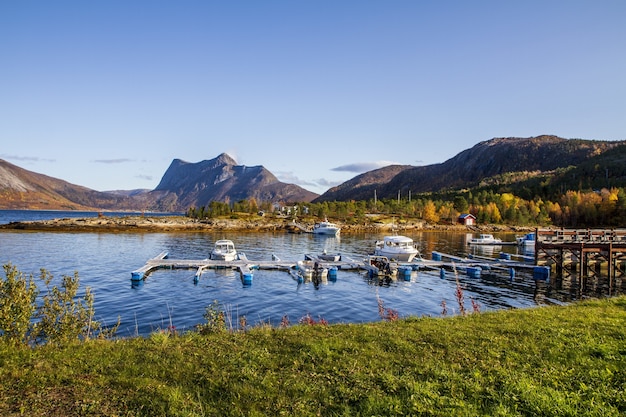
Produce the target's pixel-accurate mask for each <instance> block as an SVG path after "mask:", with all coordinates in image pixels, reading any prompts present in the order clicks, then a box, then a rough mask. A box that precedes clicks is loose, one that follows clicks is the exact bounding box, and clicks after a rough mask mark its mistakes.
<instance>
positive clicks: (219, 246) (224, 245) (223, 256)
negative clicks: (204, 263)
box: [211, 239, 237, 261]
mask: <svg viewBox="0 0 626 417" xmlns="http://www.w3.org/2000/svg"><path fill="white" fill-rule="evenodd" d="M211 259H212V260H215V261H234V260H235V259H237V251H236V250H235V244H234V243H233V242H232V240H228V239H220V240H218V241H216V242H215V246H214V247H213V250H212V251H211Z"/></svg>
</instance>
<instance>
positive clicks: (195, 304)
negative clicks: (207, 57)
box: [0, 231, 624, 336]
mask: <svg viewBox="0 0 626 417" xmlns="http://www.w3.org/2000/svg"><path fill="white" fill-rule="evenodd" d="M405 234H406V235H407V236H409V237H411V238H412V239H413V240H414V241H415V242H416V243H417V245H418V247H419V249H420V252H421V254H422V256H423V257H424V258H427V259H429V258H430V256H431V252H433V251H438V252H443V253H447V254H451V255H455V256H463V257H466V256H468V255H478V254H479V251H480V256H485V257H494V258H496V257H498V256H499V255H500V253H501V252H504V253H508V254H510V255H518V249H517V246H508V245H503V246H502V247H484V248H481V249H475V248H471V249H470V248H468V246H467V245H466V243H465V234H463V233H451V232H434V231H423V232H411V233H405ZM382 237H383V235H372V234H343V235H342V236H341V238H334V237H323V236H316V235H308V234H290V233H283V232H276V233H225V232H215V233H76V234H73V233H52V232H48V233H44V232H19V233H16V232H1V233H0V257H1V259H0V262H2V263H3V264H5V263H8V262H11V263H13V264H14V265H15V266H16V267H17V268H18V269H19V270H20V271H22V272H25V273H33V274H34V275H38V272H39V269H40V268H46V269H48V270H49V271H50V272H51V273H52V274H53V275H54V276H55V277H56V278H57V279H58V278H60V277H61V276H62V275H71V274H73V273H74V271H78V273H79V276H80V283H81V287H82V288H84V286H89V287H91V288H92V289H93V291H94V294H95V299H96V303H95V308H96V313H97V319H98V320H100V321H101V322H103V324H105V325H111V324H113V323H115V322H116V321H117V317H118V316H120V317H121V319H122V325H121V327H120V331H119V334H120V335H121V336H129V335H130V336H132V335H137V334H139V335H146V334H149V333H150V332H153V331H155V330H157V329H162V328H166V327H169V326H170V325H174V326H175V327H176V328H177V329H178V330H187V329H193V328H194V326H195V325H196V324H198V323H201V322H203V321H204V318H203V314H204V312H205V309H206V308H207V307H208V306H210V305H211V304H212V303H213V302H214V300H217V302H218V303H220V305H221V306H222V307H223V308H225V309H227V311H228V314H229V317H231V319H232V321H233V323H234V325H235V326H236V325H237V323H238V321H239V320H238V318H241V317H244V316H245V318H246V321H247V323H249V324H250V325H255V324H258V323H270V324H272V325H276V326H277V325H279V324H280V322H281V320H282V319H283V317H286V318H287V319H288V320H289V322H290V323H297V322H298V320H299V319H300V318H302V317H304V316H306V315H310V316H311V317H312V318H314V319H317V318H324V319H325V320H327V321H328V322H330V323H361V322H371V321H379V320H381V318H380V317H379V315H378V301H379V300H382V301H383V302H384V305H385V307H386V308H391V309H394V310H396V311H397V312H398V313H399V315H400V316H401V317H403V316H423V315H428V316H440V315H441V314H442V310H443V309H442V302H445V303H446V305H447V308H448V314H453V313H455V312H458V311H459V307H458V304H457V300H456V297H455V292H456V282H457V278H458V281H459V283H460V285H461V287H462V289H463V291H464V295H465V300H466V303H467V306H466V309H468V310H470V309H471V306H470V300H474V301H475V302H476V303H478V305H479V306H480V308H481V311H488V310H497V309H508V308H524V307H531V306H536V305H538V304H554V303H562V302H568V301H571V300H575V299H580V298H583V297H585V296H599V295H607V291H608V290H609V289H611V291H612V292H611V295H615V294H619V293H623V292H624V283H623V282H622V279H618V280H616V282H614V283H612V286H610V285H609V284H608V283H606V282H604V281H606V280H604V281H603V280H602V278H600V279H596V278H593V279H592V278H585V279H583V280H580V279H578V278H577V277H575V276H571V277H565V278H559V279H557V278H556V277H553V278H552V280H551V282H550V283H547V284H546V283H544V282H541V281H537V282H535V281H534V280H533V279H532V276H531V275H530V274H529V273H528V272H523V271H519V272H517V273H516V274H515V276H514V278H513V279H511V277H510V275H509V274H508V273H507V272H506V271H500V272H499V271H483V274H482V276H481V278H479V279H474V278H468V277H467V275H464V274H462V273H459V274H458V275H456V276H455V274H453V273H447V274H446V275H445V277H444V278H443V279H442V278H441V277H440V274H439V271H437V270H434V271H426V270H423V269H421V270H419V271H413V272H412V274H411V276H410V280H408V281H405V280H404V279H397V280H389V279H386V280H380V279H378V278H376V279H370V278H368V277H367V276H366V275H365V274H364V273H359V272H353V271H343V270H340V271H339V272H338V276H337V280H336V281H327V282H319V283H317V284H316V283H313V282H304V283H299V282H297V281H296V280H294V279H293V278H292V277H291V275H290V274H288V273H286V272H284V271H274V270H258V271H254V278H253V284H252V285H251V286H244V285H242V282H241V280H240V277H239V274H238V273H237V272H235V271H233V270H230V269H219V270H207V271H205V272H204V273H203V274H202V276H201V277H200V279H199V280H198V282H197V283H194V274H195V271H193V270H159V271H156V272H154V273H152V274H151V275H150V276H149V277H148V278H147V279H146V280H145V281H144V282H143V285H140V286H137V287H133V286H132V284H131V280H130V273H131V271H133V270H135V269H137V268H139V267H141V266H143V265H144V264H145V262H146V260H148V259H149V258H152V257H154V256H156V255H157V254H158V253H160V252H162V251H168V252H169V254H170V258H172V259H205V258H207V257H208V256H209V252H210V250H211V248H212V247H213V243H214V242H215V241H216V240H217V239H222V238H228V239H231V240H233V241H234V242H235V245H236V247H237V250H238V251H241V252H244V253H245V254H246V255H247V257H248V258H249V259H251V260H270V259H271V258H272V254H275V255H276V256H278V257H279V258H280V259H282V260H293V261H296V260H300V259H303V256H304V254H306V253H313V254H316V253H321V252H323V251H326V252H327V253H341V254H342V256H347V257H350V258H353V259H358V260H360V259H363V258H364V257H365V256H366V255H367V254H369V253H371V252H372V251H373V249H374V243H375V241H376V240H379V239H382ZM497 237H500V238H502V239H503V240H504V241H513V240H514V239H515V236H514V235H513V234H501V235H498V236H497Z"/></svg>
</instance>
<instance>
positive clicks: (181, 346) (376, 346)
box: [0, 297, 626, 417]
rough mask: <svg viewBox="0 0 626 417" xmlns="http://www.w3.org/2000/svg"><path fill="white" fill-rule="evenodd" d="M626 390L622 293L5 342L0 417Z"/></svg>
mask: <svg viewBox="0 0 626 417" xmlns="http://www.w3.org/2000/svg"><path fill="white" fill-rule="evenodd" d="M0 339H1V338H0ZM625 386H626V298H623V297H621V298H613V299H605V300H594V301H586V302H580V303H576V304H573V305H569V306H554V307H542V308H533V309H524V310H509V311H500V312H490V313H482V314H469V315H466V316H455V317H447V318H427V317H425V318H409V319H401V320H394V321H381V322H377V323H370V324H359V325H355V324H342V325H323V324H317V325H294V326H291V327H287V328H269V327H267V326H264V327H259V328H253V329H251V330H248V331H245V332H226V331H220V332H214V333H210V334H206V335H202V334H199V333H186V334H184V335H176V334H173V333H171V332H157V333H154V334H152V335H151V336H150V337H146V338H139V337H138V338H132V339H124V340H91V341H87V342H83V343H74V344H70V345H67V346H64V347H53V346H47V345H46V346H40V347H37V348H15V347H10V346H8V345H6V344H3V343H0V415H3V416H17V415H28V416H48V417H53V416H75V415H79V416H80V415H90V416H91V415H93V416H98V415H102V416H218V415H219V416H265V415H288V416H292V415H297V416H317V415H323V416H335V415H336V416H343V415H345V416H372V415H380V416H386V415H433V416H476V415H489V416H520V415H528V416H531V415H532V416H618V415H624V414H625V413H626V391H625V388H624V387H625Z"/></svg>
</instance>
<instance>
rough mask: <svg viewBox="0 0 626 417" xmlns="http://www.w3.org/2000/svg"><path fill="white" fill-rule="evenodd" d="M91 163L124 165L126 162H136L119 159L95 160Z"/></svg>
mask: <svg viewBox="0 0 626 417" xmlns="http://www.w3.org/2000/svg"><path fill="white" fill-rule="evenodd" d="M91 162H96V163H98V164H123V163H126V162H134V160H132V159H128V158H118V159H94V160H93V161H91Z"/></svg>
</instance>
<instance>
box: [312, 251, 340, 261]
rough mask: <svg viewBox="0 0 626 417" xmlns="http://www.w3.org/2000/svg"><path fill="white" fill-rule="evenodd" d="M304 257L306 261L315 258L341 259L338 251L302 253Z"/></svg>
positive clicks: (324, 259)
mask: <svg viewBox="0 0 626 417" xmlns="http://www.w3.org/2000/svg"><path fill="white" fill-rule="evenodd" d="M304 259H305V260H308V261H314V260H316V259H319V260H320V261H327V262H339V261H341V254H340V253H327V252H326V251H324V252H322V253H320V254H319V255H310V254H306V255H304Z"/></svg>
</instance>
